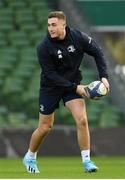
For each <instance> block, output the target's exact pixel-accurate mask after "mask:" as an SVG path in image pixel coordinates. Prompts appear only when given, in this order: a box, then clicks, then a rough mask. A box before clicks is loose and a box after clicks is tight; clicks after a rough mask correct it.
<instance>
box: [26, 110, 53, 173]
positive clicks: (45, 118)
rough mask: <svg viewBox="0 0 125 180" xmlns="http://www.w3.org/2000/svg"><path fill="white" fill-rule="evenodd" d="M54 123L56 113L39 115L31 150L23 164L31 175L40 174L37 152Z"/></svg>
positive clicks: (30, 146)
mask: <svg viewBox="0 0 125 180" xmlns="http://www.w3.org/2000/svg"><path fill="white" fill-rule="evenodd" d="M53 122H54V113H52V114H49V115H43V114H40V115H39V124H38V127H37V129H36V130H35V131H34V132H33V134H32V136H31V139H30V145H29V150H28V152H27V153H26V155H25V157H24V159H23V163H24V165H25V166H26V169H27V171H28V172H30V173H39V170H38V168H37V164H36V156H37V151H38V149H39V146H40V144H42V143H43V141H44V138H45V137H46V135H47V134H48V133H49V131H50V130H51V127H52V126H53Z"/></svg>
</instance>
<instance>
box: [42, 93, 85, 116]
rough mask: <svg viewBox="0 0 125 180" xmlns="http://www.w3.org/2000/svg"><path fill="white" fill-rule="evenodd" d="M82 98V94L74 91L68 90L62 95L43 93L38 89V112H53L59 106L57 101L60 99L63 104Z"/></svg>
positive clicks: (46, 113) (47, 113)
mask: <svg viewBox="0 0 125 180" xmlns="http://www.w3.org/2000/svg"><path fill="white" fill-rule="evenodd" d="M78 98H83V97H82V96H80V95H78V94H76V93H75V92H68V93H65V94H63V95H59V94H58V95H45V94H42V92H41V91H40V94H39V112H40V113H41V114H45V115H49V114H51V113H53V112H54V111H55V110H56V109H57V108H59V102H60V101H61V99H62V100H63V103H64V105H65V103H66V102H68V101H70V100H73V99H78Z"/></svg>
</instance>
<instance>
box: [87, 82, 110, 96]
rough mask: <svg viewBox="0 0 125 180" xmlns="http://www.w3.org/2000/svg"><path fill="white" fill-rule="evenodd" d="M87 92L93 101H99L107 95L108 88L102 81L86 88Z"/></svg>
mask: <svg viewBox="0 0 125 180" xmlns="http://www.w3.org/2000/svg"><path fill="white" fill-rule="evenodd" d="M85 91H86V93H87V95H88V97H89V98H91V99H99V98H100V97H102V96H105V95H106V94H107V88H106V87H105V85H104V84H103V83H102V82H101V81H93V82H92V83H90V84H89V85H88V86H87V87H86V88H85Z"/></svg>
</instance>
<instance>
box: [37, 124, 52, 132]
mask: <svg viewBox="0 0 125 180" xmlns="http://www.w3.org/2000/svg"><path fill="white" fill-rule="evenodd" d="M51 129H52V125H50V124H47V123H43V124H42V125H41V126H40V127H38V131H39V133H40V134H48V133H49V132H50V131H51Z"/></svg>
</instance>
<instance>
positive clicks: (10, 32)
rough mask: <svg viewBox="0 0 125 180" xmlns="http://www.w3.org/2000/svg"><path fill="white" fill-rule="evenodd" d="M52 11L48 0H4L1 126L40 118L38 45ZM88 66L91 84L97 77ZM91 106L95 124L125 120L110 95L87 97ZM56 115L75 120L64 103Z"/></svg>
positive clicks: (0, 7) (0, 13) (0, 12)
mask: <svg viewBox="0 0 125 180" xmlns="http://www.w3.org/2000/svg"><path fill="white" fill-rule="evenodd" d="M41 9H42V10H41ZM49 11H50V8H49V7H48V4H47V1H46V0H42V1H41V0H21V1H17V0H13V1H12V0H0V91H1V95H0V125H1V127H2V126H5V125H8V124H9V125H13V126H15V125H16V126H18V125H21V124H32V125H33V124H35V121H34V119H37V118H38V93H39V74H40V68H39V65H38V62H37V56H36V45H37V44H38V43H39V42H40V41H41V40H42V39H43V37H44V35H45V33H46V20H47V19H46V18H47V15H48V12H49ZM86 67H87V66H84V68H83V67H82V68H81V71H82V74H83V76H85V77H86V78H85V79H84V81H82V82H83V83H85V84H88V83H90V82H92V81H93V80H96V76H95V72H94V70H93V69H92V68H90V67H89V66H88V67H87V68H86ZM60 105H61V106H62V103H61V104H60ZM87 109H88V116H89V123H90V126H91V127H99V126H100V127H108V126H118V125H120V124H122V120H121V119H122V115H121V112H120V111H119V110H116V107H114V106H112V104H111V102H110V98H109V97H107V98H103V99H101V100H100V101H98V102H96V103H95V102H94V101H91V102H90V101H87ZM56 116H57V118H56V123H57V124H69V125H74V124H75V123H74V121H73V120H72V117H71V115H70V114H69V113H68V110H67V109H65V108H64V107H62V108H60V109H59V111H58V112H57V115H56ZM109 116H110V117H111V118H110V119H111V120H110V122H109V121H108V119H109V118H108V117H109ZM114 119H115V120H114Z"/></svg>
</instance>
